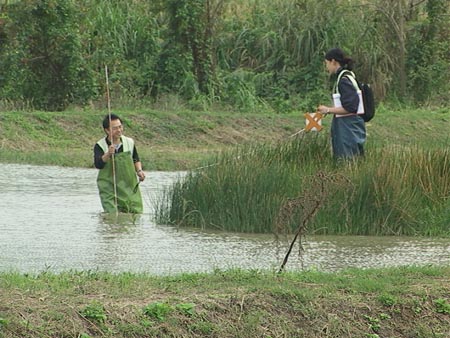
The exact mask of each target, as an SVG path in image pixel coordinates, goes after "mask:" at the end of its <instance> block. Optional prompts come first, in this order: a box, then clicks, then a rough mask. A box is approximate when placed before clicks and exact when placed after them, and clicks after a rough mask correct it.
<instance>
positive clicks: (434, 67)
mask: <svg viewBox="0 0 450 338" xmlns="http://www.w3.org/2000/svg"><path fill="white" fill-rule="evenodd" d="M449 13H450V4H449V3H448V1H446V0H426V1H423V0H400V1H395V2H392V1H390V0H376V1H370V2H367V1H363V0H350V1H341V0H333V1H314V0H275V1H268V0H264V1H257V0H248V1H244V2H242V1H236V0H182V1H179V0H177V1H174V0H167V1H163V0H152V1H144V0H141V1H125V0H114V1H110V0H79V1H75V0H22V1H7V2H6V1H5V2H3V5H1V14H0V42H1V44H0V67H1V69H2V74H1V76H0V100H1V101H2V102H3V103H5V102H9V103H11V104H13V105H14V107H17V106H18V105H23V104H24V103H26V104H27V105H32V106H33V107H34V108H39V109H50V110H64V109H65V108H67V107H68V106H69V105H70V104H75V105H80V106H83V105H85V104H86V103H88V102H96V101H98V102H102V101H104V98H103V96H104V93H105V88H104V87H105V80H104V78H105V74H104V66H105V65H108V68H109V70H110V80H111V83H112V94H113V97H114V98H115V100H116V102H118V101H119V100H121V101H122V102H132V101H134V100H139V101H141V100H145V101H147V102H148V101H153V102H161V101H167V98H173V97H177V98H178V99H181V100H183V101H184V102H187V103H189V104H190V107H191V108H201V107H205V106H211V104H220V105H221V106H230V107H233V108H234V109H242V110H255V109H261V108H262V107H265V108H269V109H273V110H275V111H279V112H280V111H290V110H293V109H299V110H310V109H313V107H314V106H315V105H316V104H317V103H318V101H319V100H323V99H326V95H327V93H328V91H329V88H328V85H329V83H328V82H327V81H326V74H325V72H324V69H323V64H322V61H323V54H324V52H325V51H326V50H327V49H328V48H330V47H334V46H340V47H342V48H343V49H344V50H346V51H348V52H349V54H350V55H351V56H353V57H354V59H355V60H356V62H357V68H356V71H357V72H358V74H359V77H360V78H361V80H363V81H370V82H371V83H372V84H373V85H374V88H375V92H376V96H377V98H378V99H379V100H381V99H384V98H386V97H389V98H395V99H399V100H414V101H416V103H420V104H433V105H441V104H445V103H446V102H448V100H449V92H450V74H449V72H448V69H449V65H450V56H449V54H448V50H449V48H450V25H449Z"/></svg>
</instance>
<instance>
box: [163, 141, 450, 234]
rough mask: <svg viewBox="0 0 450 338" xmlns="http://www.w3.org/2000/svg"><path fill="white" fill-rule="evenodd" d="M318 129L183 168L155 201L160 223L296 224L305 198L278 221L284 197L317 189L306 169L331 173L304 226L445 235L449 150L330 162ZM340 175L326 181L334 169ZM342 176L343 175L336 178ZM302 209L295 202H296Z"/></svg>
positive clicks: (252, 228) (250, 228)
mask: <svg viewBox="0 0 450 338" xmlns="http://www.w3.org/2000/svg"><path fill="white" fill-rule="evenodd" d="M328 149H329V148H328V141H327V139H326V138H325V137H323V136H322V135H315V134H305V135H302V136H300V137H298V138H297V139H294V140H292V141H289V142H284V143H280V144H277V145H253V146H251V147H243V148H240V149H237V150H234V151H231V152H229V153H224V154H222V155H220V156H219V157H218V158H217V162H216V163H215V164H214V165H211V166H209V167H206V168H204V169H202V170H199V171H193V172H191V173H189V174H188V175H187V176H186V177H185V178H184V179H182V180H179V181H178V182H176V183H175V184H174V185H173V186H172V187H170V188H169V189H167V190H166V191H165V193H164V195H163V196H164V197H163V198H162V200H161V201H159V204H158V207H157V213H156V218H157V222H158V223H160V224H175V225H178V226H189V227H201V228H216V229H220V230H225V231H236V232H250V233H270V232H275V233H278V232H283V233H285V232H289V231H294V230H296V229H297V228H298V226H299V224H300V223H299V222H301V220H302V212H306V211H307V210H306V209H307V208H304V204H305V203H301V204H299V210H292V211H291V212H292V213H293V214H295V215H294V216H295V217H290V219H291V220H290V221H289V222H290V224H285V225H284V226H283V225H281V226H280V224H277V223H279V222H278V220H279V212H280V210H281V209H282V206H283V204H284V203H286V201H288V200H292V199H298V200H302V201H304V200H305V196H315V195H314V194H315V190H314V189H316V188H315V187H314V185H311V181H313V180H312V177H314V175H317V173H319V172H320V173H321V175H322V176H323V177H325V178H326V179H327V180H330V181H329V183H327V187H328V189H329V192H327V193H326V194H323V195H324V196H325V195H326V196H327V198H326V201H319V202H320V205H321V206H320V210H319V211H318V213H317V214H315V216H314V218H313V219H311V220H309V224H308V226H307V231H308V233H316V234H353V235H450V232H449V229H448V223H449V221H450V198H449V197H450V150H449V149H446V148H443V149H437V148H434V149H421V148H419V147H411V148H395V147H391V148H386V147H385V148H373V149H370V151H369V152H368V154H367V156H366V158H365V159H361V160H358V161H353V162H346V163H336V162H334V161H333V160H332V157H331V156H330V154H329V150H328ZM337 175H339V176H340V177H341V178H340V179H339V182H337V183H336V182H332V181H331V179H332V178H333V177H338V176H337ZM342 177H343V178H344V179H342ZM302 208H303V209H305V210H301V209H302Z"/></svg>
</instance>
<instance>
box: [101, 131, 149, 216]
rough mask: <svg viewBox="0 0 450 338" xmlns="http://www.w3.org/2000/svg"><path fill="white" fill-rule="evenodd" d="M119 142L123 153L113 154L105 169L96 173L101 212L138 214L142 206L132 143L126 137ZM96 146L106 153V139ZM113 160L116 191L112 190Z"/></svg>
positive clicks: (131, 140) (141, 210)
mask: <svg viewBox="0 0 450 338" xmlns="http://www.w3.org/2000/svg"><path fill="white" fill-rule="evenodd" d="M121 141H122V147H123V152H121V153H116V154H114V156H113V158H111V159H110V160H109V161H108V162H106V164H105V167H104V168H103V169H100V170H99V171H98V176H97V187H98V191H99V194H100V200H101V202H102V206H103V210H104V211H105V212H107V213H115V212H117V211H119V212H125V213H133V214H140V213H142V212H143V205H142V196H141V191H140V190H139V187H138V186H137V184H138V179H137V176H136V172H135V167H134V162H133V149H134V141H133V139H131V138H129V137H126V136H122V137H121ZM97 144H98V145H99V146H100V147H101V148H102V150H103V151H104V152H107V151H108V144H107V143H106V138H102V139H101V140H99V141H98V142H97ZM113 159H114V173H115V181H116V182H115V183H116V184H115V185H116V189H114V174H113V164H112V163H113V162H112V161H113ZM136 187H137V189H135V188H136ZM114 190H116V191H114ZM116 196H117V208H116Z"/></svg>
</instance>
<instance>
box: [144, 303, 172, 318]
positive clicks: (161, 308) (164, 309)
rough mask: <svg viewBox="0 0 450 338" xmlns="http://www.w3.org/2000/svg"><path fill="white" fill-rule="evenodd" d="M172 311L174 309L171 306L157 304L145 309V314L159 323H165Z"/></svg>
mask: <svg viewBox="0 0 450 338" xmlns="http://www.w3.org/2000/svg"><path fill="white" fill-rule="evenodd" d="M172 310H173V308H172V307H171V306H170V305H169V304H166V303H160V302H156V303H151V304H149V305H147V306H146V307H145V308H144V314H145V315H147V316H149V317H151V318H155V319H157V320H159V321H164V320H165V318H166V316H167V315H168V314H169V313H170V312H172Z"/></svg>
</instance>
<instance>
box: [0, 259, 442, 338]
mask: <svg viewBox="0 0 450 338" xmlns="http://www.w3.org/2000/svg"><path fill="white" fill-rule="evenodd" d="M449 283H450V269H449V268H446V267H440V268H439V267H431V266H430V267H422V268H418V267H408V268H390V269H381V270H380V269H369V270H356V269H353V270H347V271H342V272H339V273H323V272H317V271H304V272H296V273H283V274H279V275H278V274H273V273H270V272H260V271H256V270H255V271H241V270H228V271H219V270H218V271H215V272H214V273H209V274H203V273H196V274H182V275H175V276H167V277H156V276H148V275H144V274H130V273H121V274H110V273H101V272H94V271H85V272H76V271H71V272H64V273H60V274H57V275H55V274H52V273H48V272H43V273H40V274H38V275H22V274H17V273H2V274H0V304H2V306H1V307H0V337H2V338H9V337H37V336H39V337H40V336H42V337H47V336H52V337H56V336H58V337H61V336H67V337H124V338H125V337H144V336H145V337H147V336H154V337H249V338H250V337H258V338H259V337H277V336H283V337H311V338H314V337H324V331H323V328H326V336H329V337H343V336H345V337H368V336H369V335H371V334H379V336H381V337H405V336H413V337H448V336H446V334H448V332H447V328H448V324H449V322H450V317H449V312H448V307H449V298H448V289H447V288H446V285H448V284H449Z"/></svg>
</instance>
